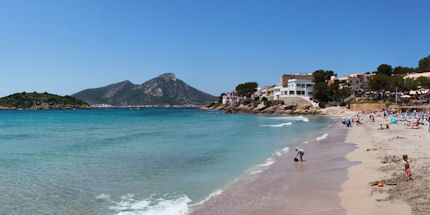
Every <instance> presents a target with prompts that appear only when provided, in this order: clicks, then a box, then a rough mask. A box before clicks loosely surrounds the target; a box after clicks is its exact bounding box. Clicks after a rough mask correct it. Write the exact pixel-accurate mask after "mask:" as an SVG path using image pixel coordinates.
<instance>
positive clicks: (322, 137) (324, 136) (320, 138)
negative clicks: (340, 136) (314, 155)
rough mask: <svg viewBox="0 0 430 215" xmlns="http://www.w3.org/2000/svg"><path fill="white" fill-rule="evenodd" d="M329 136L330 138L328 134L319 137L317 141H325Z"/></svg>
mask: <svg viewBox="0 0 430 215" xmlns="http://www.w3.org/2000/svg"><path fill="white" fill-rule="evenodd" d="M327 136H328V134H323V135H321V136H319V137H317V138H316V139H315V140H318V141H320V140H324V139H325V138H327Z"/></svg>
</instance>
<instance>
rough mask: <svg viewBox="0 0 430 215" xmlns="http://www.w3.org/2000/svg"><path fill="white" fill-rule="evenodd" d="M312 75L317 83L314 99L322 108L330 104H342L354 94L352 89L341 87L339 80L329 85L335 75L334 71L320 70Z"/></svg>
mask: <svg viewBox="0 0 430 215" xmlns="http://www.w3.org/2000/svg"><path fill="white" fill-rule="evenodd" d="M312 75H313V79H314V83H315V84H314V92H313V97H314V99H316V100H317V101H318V102H319V104H320V106H321V107H325V105H326V104H327V103H328V102H341V103H342V102H343V100H344V99H345V98H347V97H348V96H350V95H351V94H352V92H351V89H349V88H348V87H342V88H341V87H340V84H341V82H340V81H339V80H336V81H334V82H333V83H332V84H330V85H328V83H327V81H328V80H330V77H331V76H333V75H334V73H333V71H330V70H329V71H324V70H318V71H315V72H314V73H313V74H312ZM343 84H346V83H343Z"/></svg>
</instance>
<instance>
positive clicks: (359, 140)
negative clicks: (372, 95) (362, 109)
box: [339, 115, 430, 215]
mask: <svg viewBox="0 0 430 215" xmlns="http://www.w3.org/2000/svg"><path fill="white" fill-rule="evenodd" d="M362 117H363V124H361V125H359V126H354V127H352V128H350V129H349V133H348V137H347V140H346V141H347V142H351V143H354V144H356V146H357V147H358V148H357V149H356V150H354V151H353V152H351V153H349V154H348V155H347V158H348V159H349V160H350V161H353V162H359V163H358V164H357V165H355V166H353V167H351V168H349V169H348V180H347V181H346V182H345V183H344V184H343V185H342V190H343V191H342V192H341V193H340V194H339V196H340V197H341V199H342V201H341V204H342V207H343V208H345V209H346V212H347V213H346V214H353V215H356V214H414V215H418V214H430V180H429V176H430V172H429V168H428V167H429V165H430V145H429V143H430V134H429V133H428V131H427V128H426V126H424V127H421V128H420V129H410V128H408V127H407V126H405V125H404V124H405V123H404V122H402V121H400V122H399V123H398V124H390V122H389V120H390V118H387V119H384V118H383V117H376V119H375V122H370V120H369V119H368V117H365V115H362ZM379 124H383V125H384V126H385V124H389V126H390V128H389V129H384V130H378V125H379ZM403 154H407V155H408V156H409V159H410V160H411V170H412V177H413V179H414V180H412V181H408V180H407V176H406V173H405V172H404V166H403V164H402V160H401V159H402V155H403ZM381 180H382V181H383V183H384V187H377V186H372V185H371V184H370V182H375V181H381ZM373 185H374V184H373Z"/></svg>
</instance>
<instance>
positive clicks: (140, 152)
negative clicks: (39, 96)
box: [0, 108, 329, 214]
mask: <svg viewBox="0 0 430 215" xmlns="http://www.w3.org/2000/svg"><path fill="white" fill-rule="evenodd" d="M328 123H329V120H328V119H325V118H309V120H308V119H307V118H304V117H271V116H257V115H246V114H223V113H222V112H210V111H199V110H193V109H165V108H155V109H148V108H146V109H138V110H128V109H111V110H65V111H61V110H50V111H1V112H0V175H1V176H0V193H1V195H0V205H1V207H0V214H184V213H185V212H186V211H187V210H188V207H189V206H190V205H193V204H197V203H199V202H201V201H202V200H204V199H205V198H207V197H208V196H209V194H211V193H213V192H214V191H217V190H218V189H220V188H222V187H223V186H225V185H226V184H228V183H231V182H233V181H234V180H235V179H237V178H239V177H241V176H244V175H246V174H248V173H250V172H252V171H253V170H255V169H256V168H257V167H256V166H258V165H259V164H263V165H260V166H264V165H265V164H267V165H268V164H270V162H269V163H267V161H268V160H267V159H268V158H270V157H271V156H272V155H273V153H275V152H276V151H279V150H281V149H284V148H285V147H288V146H290V145H291V144H295V143H296V142H294V140H296V139H297V138H298V137H300V136H302V135H304V134H305V133H307V132H311V131H313V130H315V129H318V128H321V127H324V126H326V125H327V124H328ZM269 161H270V160H269ZM265 162H266V163H265Z"/></svg>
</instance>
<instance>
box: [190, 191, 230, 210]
mask: <svg viewBox="0 0 430 215" xmlns="http://www.w3.org/2000/svg"><path fill="white" fill-rule="evenodd" d="M222 191H223V190H221V189H218V190H215V191H214V192H212V193H211V194H209V196H207V197H206V198H205V199H203V200H202V201H200V202H198V203H196V204H192V205H191V206H192V207H194V206H196V205H202V204H203V203H205V202H207V201H209V200H210V199H212V198H213V197H215V196H218V195H220V194H221V193H222Z"/></svg>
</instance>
